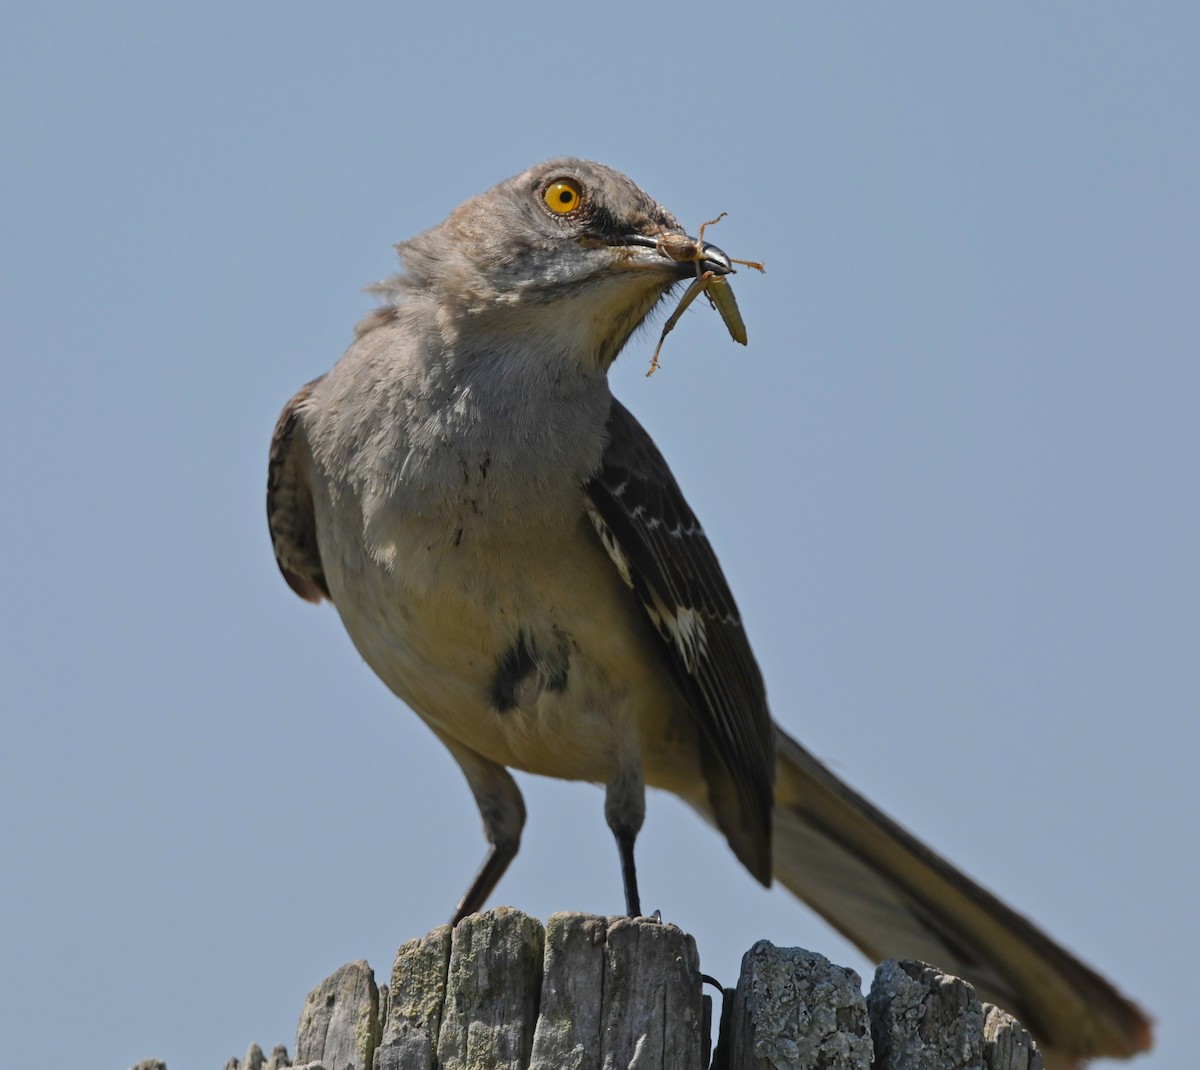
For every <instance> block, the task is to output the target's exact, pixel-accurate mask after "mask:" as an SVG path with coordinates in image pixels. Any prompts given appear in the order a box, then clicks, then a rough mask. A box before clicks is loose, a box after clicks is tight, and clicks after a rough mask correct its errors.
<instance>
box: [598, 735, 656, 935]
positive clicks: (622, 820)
mask: <svg viewBox="0 0 1200 1070" xmlns="http://www.w3.org/2000/svg"><path fill="white" fill-rule="evenodd" d="M604 817H605V819H606V820H607V821H608V827H609V828H610V829H612V834H613V836H614V837H615V838H616V841H617V852H618V853H619V854H620V856H621V880H622V882H623V883H624V885H625V912H626V913H627V914H628V915H629V916H630V917H631V918H640V917H641V916H642V901H641V898H640V897H639V896H638V886H637V866H636V865H635V864H634V861H633V844H634V841H635V840H636V839H637V834H638V833H639V832H640V831H641V830H642V822H643V821H644V820H645V818H646V785H645V783H644V782H643V780H642V767H641V763H640V762H639V761H638V760H637V759H636V758H635V759H634V760H632V761H630V762H628V763H627V764H625V765H623V766H622V768H621V769H620V770H619V771H618V773H617V775H616V776H615V777H614V778H613V779H612V780H610V781H609V783H608V788H607V791H606V793H605V796H604Z"/></svg>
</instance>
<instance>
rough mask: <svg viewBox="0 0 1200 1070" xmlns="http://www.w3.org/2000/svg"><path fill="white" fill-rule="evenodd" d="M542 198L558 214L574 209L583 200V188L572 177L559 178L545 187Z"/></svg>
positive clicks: (564, 213)
mask: <svg viewBox="0 0 1200 1070" xmlns="http://www.w3.org/2000/svg"><path fill="white" fill-rule="evenodd" d="M542 199H543V200H544V201H545V202H546V205H547V207H549V209H550V210H551V211H552V212H555V213H556V214H558V215H566V214H567V213H568V212H573V211H575V209H576V208H578V207H579V205H580V202H581V201H582V200H583V188H582V187H581V186H580V185H579V183H578V182H576V181H575V180H574V179H572V178H559V179H556V180H555V181H553V182H551V183H550V185H548V186H547V187H546V192H545V193H543V194H542Z"/></svg>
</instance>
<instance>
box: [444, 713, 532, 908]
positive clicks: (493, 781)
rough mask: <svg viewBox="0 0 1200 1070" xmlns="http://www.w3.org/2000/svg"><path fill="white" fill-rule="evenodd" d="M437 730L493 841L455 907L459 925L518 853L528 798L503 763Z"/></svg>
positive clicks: (489, 837) (486, 898)
mask: <svg viewBox="0 0 1200 1070" xmlns="http://www.w3.org/2000/svg"><path fill="white" fill-rule="evenodd" d="M437 734H438V737H439V738H440V739H441V740H442V742H443V743H445V744H446V746H447V747H448V748H449V749H450V753H451V754H453V755H454V757H455V759H456V760H457V761H458V764H459V766H460V767H461V768H462V771H463V775H464V776H465V777H466V778H467V783H468V784H469V785H470V787H471V792H472V794H474V796H475V805H476V806H478V807H479V816H480V817H481V818H483V834H484V836H486V837H487V841H488V843H489V844H490V845H491V846H490V847H489V848H488V853H487V855H486V856H485V857H484V859H483V865H482V866H480V867H479V872H478V873H476V874H475V879H474V880H473V881H471V886H470V887H469V888H468V889H467V891H466V894H465V895H463V897H462V900H461V901H460V902H459V904H458V907H457V909H456V910H455V911H454V917H453V918H452V919H451V922H450V924H451V925H457V924H458V923H459V922H460V921H462V919H463V918H465V917H466V916H467V915H468V914H474V913H475V912H476V911H478V910H482V909H483V905H484V904H485V903H486V902H487V900H488V896H490V895H491V894H492V892H493V890H494V889H495V887H496V885H497V884H499V883H500V878H501V877H503V876H504V871H505V870H506V869H508V866H509V863H510V862H512V860H513V859H514V858H516V857H517V851H518V850H519V849H520V847H521V830H522V829H523V828H524V827H525V801H524V800H523V799H522V798H521V790H520V789H519V788H518V787H517V782H516V781H515V780H513V778H512V777H511V776H510V775H509V773H508V770H507V769H505V768H504V767H503V766H502V765H497V764H496V763H495V762H493V761H490V760H489V759H487V758H484V757H483V756H482V755H480V754H476V753H475V752H474V751H473V750H468V749H467V748H466V747H464V746H462V745H461V744H460V743H458V742H457V741H455V740H452V739H449V738H448V737H446V736H444V735H442V733H441V732H438V733H437Z"/></svg>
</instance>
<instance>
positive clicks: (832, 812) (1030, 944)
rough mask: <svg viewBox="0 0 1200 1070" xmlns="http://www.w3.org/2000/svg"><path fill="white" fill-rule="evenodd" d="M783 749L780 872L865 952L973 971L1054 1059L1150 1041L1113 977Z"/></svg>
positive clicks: (1137, 1047)
mask: <svg viewBox="0 0 1200 1070" xmlns="http://www.w3.org/2000/svg"><path fill="white" fill-rule="evenodd" d="M777 747H778V765H777V772H776V786H775V794H776V802H775V814H774V839H773V844H772V846H773V849H774V859H775V862H774V866H775V877H776V878H777V879H778V880H779V881H780V882H781V883H782V884H784V885H785V886H786V887H787V888H789V889H790V890H791V891H792V892H794V893H795V894H796V895H798V896H799V897H800V898H801V899H803V900H804V901H805V902H806V903H808V904H809V905H810V906H811V907H812V908H813V909H814V910H816V911H817V912H818V913H819V914H820V915H821V916H822V917H824V918H825V919H826V920H827V921H828V922H829V923H830V924H831V925H832V926H833V927H834V928H835V929H837V930H838V931H839V932H841V933H842V934H843V935H844V936H846V937H847V938H848V939H849V940H851V941H853V942H854V943H855V944H856V945H857V946H858V947H859V948H861V949H862V950H863V951H864V952H865V953H866V954H867V955H869V956H871V957H872V958H873V959H875V960H880V959H887V958H898V959H920V960H922V961H925V962H928V963H930V964H932V965H935V966H937V967H938V968H939V969H942V970H945V971H947V972H950V973H955V974H957V975H958V976H961V977H963V978H965V979H967V980H968V981H970V982H971V983H972V984H973V985H975V987H976V989H977V990H978V991H979V994H980V996H981V997H982V998H983V999H985V1000H988V1001H990V1002H992V1003H995V1004H997V1005H998V1006H1000V1007H1003V1008H1004V1009H1005V1010H1007V1011H1009V1012H1010V1013H1012V1014H1014V1015H1015V1016H1016V1017H1017V1018H1018V1019H1020V1021H1021V1023H1022V1024H1023V1025H1024V1026H1025V1027H1026V1028H1027V1029H1029V1031H1030V1032H1031V1033H1033V1035H1034V1036H1035V1037H1036V1038H1037V1039H1038V1043H1039V1045H1040V1046H1041V1047H1042V1048H1043V1051H1044V1052H1045V1053H1046V1056H1047V1065H1050V1066H1063V1067H1069V1066H1074V1065H1078V1064H1079V1062H1080V1060H1082V1059H1087V1058H1090V1057H1094V1056H1116V1057H1125V1056H1130V1055H1134V1054H1136V1053H1137V1052H1139V1051H1145V1050H1146V1049H1147V1048H1149V1047H1150V1044H1151V1030H1150V1021H1149V1020H1148V1019H1147V1017H1146V1016H1145V1015H1144V1014H1143V1013H1142V1012H1141V1010H1139V1009H1138V1007H1136V1006H1135V1005H1134V1004H1133V1003H1131V1002H1130V1001H1129V1000H1127V999H1126V998H1125V997H1124V996H1122V995H1121V994H1120V993H1119V992H1118V991H1117V990H1116V989H1115V988H1114V987H1113V986H1112V985H1111V984H1109V983H1108V982H1107V981H1106V980H1105V979H1104V978H1103V977H1101V976H1100V975H1099V974H1098V973H1096V972H1095V971H1094V970H1092V969H1090V968H1089V967H1087V966H1085V965H1084V964H1083V963H1082V962H1080V961H1079V960H1078V959H1077V958H1075V956H1074V955H1072V954H1071V953H1070V952H1069V951H1066V950H1065V949H1064V948H1062V947H1059V945H1057V944H1056V943H1054V941H1053V940H1051V939H1050V938H1049V937H1048V936H1046V934H1045V933H1043V932H1042V931H1041V930H1039V929H1038V928H1036V927H1035V926H1034V925H1033V924H1032V923H1031V922H1029V921H1027V920H1026V919H1025V918H1023V917H1021V916H1020V915H1019V914H1017V913H1016V912H1014V911H1013V910H1011V909H1010V908H1009V907H1007V906H1005V905H1004V904H1003V903H1002V902H1000V900H999V899H997V898H996V897H995V896H994V895H992V894H991V893H990V892H988V891H986V890H985V889H983V888H981V887H980V886H979V885H978V884H976V883H975V882H974V881H972V880H971V879H970V878H969V877H967V876H965V875H964V874H962V873H960V872H959V871H958V870H956V869H955V868H954V867H953V866H951V865H950V864H949V863H948V862H946V861H945V860H944V859H942V858H940V857H939V856H938V855H936V854H934V853H933V851H931V850H930V849H929V848H928V847H926V846H924V844H922V843H920V842H919V841H918V840H917V839H915V838H914V837H913V836H912V835H911V834H909V833H908V832H906V831H905V830H904V829H903V828H901V827H900V826H899V825H897V824H896V822H894V821H893V820H892V819H891V818H889V817H888V816H887V815H886V814H883V813H881V812H880V811H879V810H877V809H876V808H875V807H874V806H872V805H871V804H870V803H869V802H867V800H866V799H864V798H862V797H861V796H860V795H858V794H857V793H856V792H854V791H852V790H851V789H850V788H849V787H847V786H846V785H845V784H843V783H842V782H841V781H840V780H838V778H837V777H835V776H834V775H833V774H832V773H831V772H830V771H829V770H828V769H826V768H825V767H824V766H823V765H822V764H821V763H820V762H818V761H817V760H816V759H815V758H814V757H813V756H812V755H811V754H809V753H808V751H806V750H805V749H804V748H803V747H801V746H800V744H799V743H797V742H796V741H795V740H793V739H791V738H790V737H789V736H787V735H786V734H785V733H783V732H782V731H780V732H778V733H777Z"/></svg>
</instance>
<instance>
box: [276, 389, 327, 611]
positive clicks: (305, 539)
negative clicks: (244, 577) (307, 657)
mask: <svg viewBox="0 0 1200 1070" xmlns="http://www.w3.org/2000/svg"><path fill="white" fill-rule="evenodd" d="M320 381H321V380H320V379H314V380H313V381H312V382H311V383H308V384H306V385H305V386H303V387H302V388H301V389H300V390H299V391H298V392H297V393H296V395H295V396H294V397H293V398H292V400H291V401H289V402H288V403H287V404H286V405H285V406H284V408H283V412H282V413H281V414H280V416H279V422H278V423H277V424H276V425H275V433H274V434H273V435H272V436H271V453H270V460H269V461H268V464H267V525H268V527H269V528H270V530H271V545H272V547H273V548H274V550H275V560H276V562H278V564H279V571H280V572H282V573H283V578H284V579H285V580H287V582H288V586H289V587H291V589H292V590H293V591H295V592H296V594H298V595H299V596H300V597H301V598H303V599H305V600H306V601H309V602H320V601H321V599H322V598H328V597H329V587H328V586H327V585H326V582H325V569H324V567H323V566H322V564H321V552H320V549H319V547H318V546H317V522H316V517H315V516H314V515H313V505H312V493H311V492H310V490H309V487H308V479H307V476H306V474H305V470H304V463H303V461H304V453H303V449H302V435H301V433H300V432H301V417H302V414H303V410H304V406H305V403H306V402H307V401H308V399H309V398H310V397H311V396H312V392H313V388H314V387H315V386H316V385H317V383H319V382H320Z"/></svg>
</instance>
